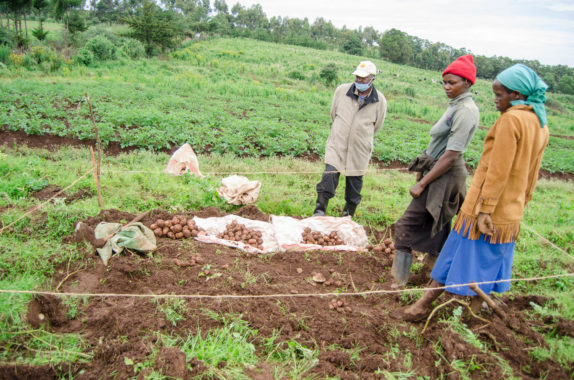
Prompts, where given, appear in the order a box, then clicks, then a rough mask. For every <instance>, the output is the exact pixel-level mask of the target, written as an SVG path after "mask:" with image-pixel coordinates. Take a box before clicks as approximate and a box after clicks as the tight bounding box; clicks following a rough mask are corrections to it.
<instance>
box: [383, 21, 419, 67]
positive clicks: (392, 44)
mask: <svg viewBox="0 0 574 380" xmlns="http://www.w3.org/2000/svg"><path fill="white" fill-rule="evenodd" d="M379 46H380V52H381V56H382V57H383V58H384V59H387V60H389V61H391V62H393V63H401V64H406V63H409V62H410V61H411V58H412V54H413V52H412V49H411V44H410V42H409V38H408V37H407V34H406V33H404V32H401V31H400V30H398V29H391V30H387V31H386V32H385V33H383V37H382V38H381V42H380V44H379Z"/></svg>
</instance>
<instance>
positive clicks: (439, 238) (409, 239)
mask: <svg viewBox="0 0 574 380" xmlns="http://www.w3.org/2000/svg"><path fill="white" fill-rule="evenodd" d="M428 190H429V188H428V187H427V188H426V189H425V190H424V191H423V192H422V194H421V196H420V197H418V198H413V200H412V201H411V203H410V204H409V206H408V207H407V209H406V210H405V212H404V214H403V215H402V216H401V217H400V218H399V220H397V222H396V223H395V236H394V238H395V248H396V249H397V251H403V252H411V251H412V250H415V251H419V252H424V253H430V254H431V255H435V256H438V254H439V253H440V250H441V249H442V246H443V245H444V243H445V242H446V239H447V237H448V234H449V233H450V221H449V222H448V223H447V224H446V225H445V226H444V228H443V229H442V230H440V231H439V232H438V233H437V234H436V235H435V236H433V237H431V231H432V226H433V222H434V219H433V217H432V215H431V214H430V213H429V212H428V211H427V209H426V203H427V196H428V193H429V191H428Z"/></svg>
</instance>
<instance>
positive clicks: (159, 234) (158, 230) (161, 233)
mask: <svg viewBox="0 0 574 380" xmlns="http://www.w3.org/2000/svg"><path fill="white" fill-rule="evenodd" d="M153 234H154V235H155V236H158V237H160V236H161V235H163V231H162V229H161V228H155V229H154V230H153Z"/></svg>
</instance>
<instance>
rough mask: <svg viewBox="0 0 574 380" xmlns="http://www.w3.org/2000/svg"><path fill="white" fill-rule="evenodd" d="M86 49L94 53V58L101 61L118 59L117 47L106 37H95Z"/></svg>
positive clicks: (87, 44)
mask: <svg viewBox="0 0 574 380" xmlns="http://www.w3.org/2000/svg"><path fill="white" fill-rule="evenodd" d="M85 48H86V49H88V50H90V51H91V52H92V53H94V58H95V59H96V60H100V61H106V60H108V59H115V58H116V47H115V46H114V44H113V43H112V42H111V41H110V40H108V39H107V38H106V37H103V36H99V37H94V38H92V39H91V40H89V41H88V42H87V43H86V46H85Z"/></svg>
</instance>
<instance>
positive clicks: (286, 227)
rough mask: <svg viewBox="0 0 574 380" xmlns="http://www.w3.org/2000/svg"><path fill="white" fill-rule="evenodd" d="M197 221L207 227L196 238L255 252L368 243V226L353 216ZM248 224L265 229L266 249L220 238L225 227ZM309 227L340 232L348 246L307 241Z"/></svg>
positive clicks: (356, 246) (352, 248) (359, 247)
mask: <svg viewBox="0 0 574 380" xmlns="http://www.w3.org/2000/svg"><path fill="white" fill-rule="evenodd" d="M193 220H194V221H195V224H196V225H197V226H198V227H199V228H201V229H203V230H204V231H205V233H201V234H200V235H199V236H197V237H196V238H195V239H196V240H198V241H200V242H202V243H215V244H222V245H225V246H228V247H234V248H238V249H241V250H243V251H246V252H251V253H269V252H277V251H288V250H294V251H306V250H325V251H335V250H337V251H360V250H363V249H364V248H365V247H366V246H367V244H368V238H367V234H366V233H365V229H364V228H363V226H361V225H360V224H358V223H356V222H353V220H351V218H350V217H345V218H337V217H332V216H320V217H313V218H307V219H295V218H291V217H288V216H276V215H272V217H271V220H272V223H267V222H262V221H258V220H251V219H245V218H242V217H240V216H236V215H227V216H224V217H212V218H198V217H194V218H193ZM234 220H235V221H236V222H237V223H239V224H243V225H245V227H247V228H248V229H252V230H255V231H259V232H261V234H262V236H261V239H262V240H263V249H262V250H260V249H257V248H255V247H252V246H250V245H248V244H245V243H242V242H238V241H233V240H225V239H220V238H218V237H217V235H219V234H221V233H222V232H223V231H225V228H226V227H227V225H228V224H230V223H231V222H232V221H234ZM305 228H310V229H311V230H312V231H317V232H320V233H322V234H329V233H331V232H333V231H336V232H337V234H338V235H339V237H340V238H341V240H343V242H344V243H345V244H344V245H338V246H322V245H318V244H304V243H303V237H302V233H303V231H304V230H305Z"/></svg>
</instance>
